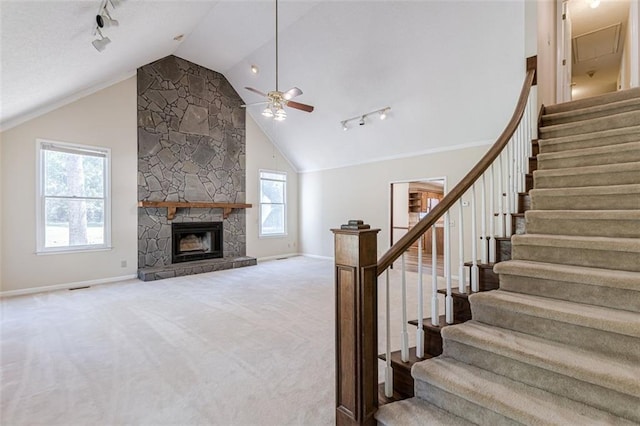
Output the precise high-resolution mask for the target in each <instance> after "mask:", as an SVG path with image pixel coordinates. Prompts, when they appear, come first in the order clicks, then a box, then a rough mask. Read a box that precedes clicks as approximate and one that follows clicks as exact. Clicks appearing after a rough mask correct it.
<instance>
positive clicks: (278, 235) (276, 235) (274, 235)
mask: <svg viewBox="0 0 640 426" xmlns="http://www.w3.org/2000/svg"><path fill="white" fill-rule="evenodd" d="M288 236H289V235H288V234H268V235H258V238H259V239H261V240H263V239H264V240H269V239H273V238H286V237H288Z"/></svg>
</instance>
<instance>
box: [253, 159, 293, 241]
mask: <svg viewBox="0 0 640 426" xmlns="http://www.w3.org/2000/svg"><path fill="white" fill-rule="evenodd" d="M286 198H287V174H286V173H283V172H271V171H263V170H261V171H260V230H259V231H260V236H274V235H286V234H287V224H286V211H287V209H286Z"/></svg>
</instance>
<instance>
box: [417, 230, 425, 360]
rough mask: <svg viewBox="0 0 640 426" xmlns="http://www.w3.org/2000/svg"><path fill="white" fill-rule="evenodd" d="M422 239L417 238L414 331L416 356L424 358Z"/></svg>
mask: <svg viewBox="0 0 640 426" xmlns="http://www.w3.org/2000/svg"><path fill="white" fill-rule="evenodd" d="M422 238H424V235H420V238H418V329H417V330H416V356H417V357H418V358H424V327H423V317H424V310H423V305H422V303H423V294H422Z"/></svg>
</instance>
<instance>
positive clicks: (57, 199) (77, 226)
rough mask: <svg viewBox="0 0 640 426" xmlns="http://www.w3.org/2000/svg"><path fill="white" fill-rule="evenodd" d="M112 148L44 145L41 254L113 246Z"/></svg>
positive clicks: (40, 159) (39, 216)
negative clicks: (110, 193) (110, 187)
mask: <svg viewBox="0 0 640 426" xmlns="http://www.w3.org/2000/svg"><path fill="white" fill-rule="evenodd" d="M109 160H110V150H109V149H108V148H98V147H92V146H83V145H75V144H68V143H62V142H50V141H43V140H39V141H38V186H39V187H38V199H37V202H36V208H37V230H38V232H37V251H38V252H39V253H43V252H61V251H78V250H95V249H106V248H109V247H110V245H111V235H110V217H109V216H110V200H109V186H110V176H109V170H110V168H109Z"/></svg>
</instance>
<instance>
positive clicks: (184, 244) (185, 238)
mask: <svg viewBox="0 0 640 426" xmlns="http://www.w3.org/2000/svg"><path fill="white" fill-rule="evenodd" d="M222 235H223V232H222V222H193V223H191V222H189V223H172V224H171V241H172V243H171V263H180V262H190V261H193V260H203V259H214V258H220V257H222V256H223V249H222V247H223V245H222Z"/></svg>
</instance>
